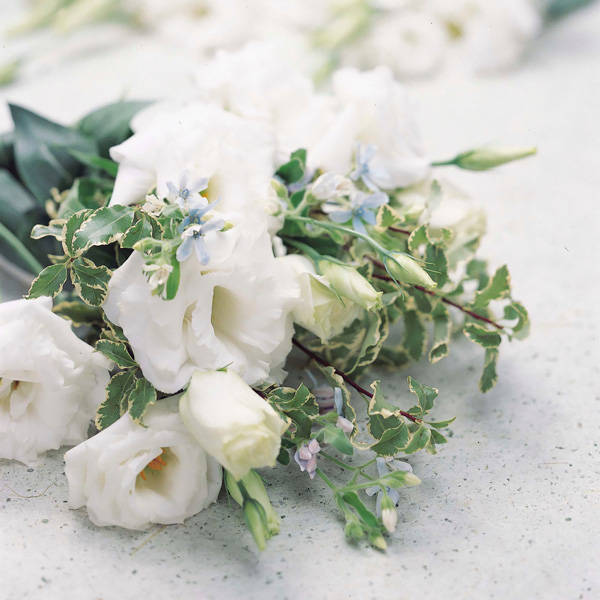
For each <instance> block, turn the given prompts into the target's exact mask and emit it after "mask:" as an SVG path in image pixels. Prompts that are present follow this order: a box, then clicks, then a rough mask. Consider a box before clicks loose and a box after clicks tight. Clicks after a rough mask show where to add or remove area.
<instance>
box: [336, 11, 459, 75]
mask: <svg viewBox="0 0 600 600" xmlns="http://www.w3.org/2000/svg"><path fill="white" fill-rule="evenodd" d="M395 8H396V10H393V11H390V12H384V13H383V14H382V15H381V16H380V18H378V19H377V20H376V21H375V23H374V24H373V26H372V27H371V28H370V29H369V31H368V33H366V34H365V35H364V36H363V37H361V38H359V39H358V40H357V41H356V42H355V43H354V44H351V45H350V46H349V47H348V48H347V49H345V50H344V51H343V52H342V61H343V63H344V64H345V65H353V66H360V67H362V68H373V67H376V66H377V65H387V66H389V67H390V68H391V69H392V70H393V71H394V74H395V75H396V76H398V77H415V76H420V75H424V74H427V73H431V72H432V71H435V70H436V69H437V67H438V66H439V64H440V62H441V59H442V57H443V54H444V50H445V48H446V44H447V34H446V31H445V29H444V26H443V23H442V22H441V21H440V20H439V19H436V18H435V15H432V14H430V13H427V12H426V11H424V10H423V7H422V5H420V6H418V7H411V8H402V9H397V7H395Z"/></svg>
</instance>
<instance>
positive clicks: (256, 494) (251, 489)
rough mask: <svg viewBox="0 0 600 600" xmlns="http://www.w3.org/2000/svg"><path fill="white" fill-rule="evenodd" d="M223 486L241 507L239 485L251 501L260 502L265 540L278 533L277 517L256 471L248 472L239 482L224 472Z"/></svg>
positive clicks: (241, 497)
mask: <svg viewBox="0 0 600 600" xmlns="http://www.w3.org/2000/svg"><path fill="white" fill-rule="evenodd" d="M225 484H226V485H227V490H228V491H229V494H230V495H231V497H232V498H233V499H234V500H235V501H236V502H237V503H238V504H239V505H240V506H243V504H244V498H243V494H242V490H241V489H240V484H242V485H243V486H244V488H245V490H246V492H247V495H248V496H250V497H251V498H252V499H253V500H257V501H258V502H260V504H261V505H262V507H263V509H264V511H265V515H266V518H267V528H268V536H267V538H270V537H272V536H274V535H277V534H278V533H279V525H280V521H279V515H278V514H277V513H276V512H275V509H274V508H273V505H272V504H271V501H270V500H269V496H268V495H267V490H266V489H265V485H264V483H263V481H262V479H261V477H260V475H259V474H258V473H257V472H256V471H249V472H248V473H247V474H246V475H244V476H243V477H242V478H241V479H240V480H239V481H236V480H235V477H234V476H233V475H232V474H231V473H230V472H229V471H225Z"/></svg>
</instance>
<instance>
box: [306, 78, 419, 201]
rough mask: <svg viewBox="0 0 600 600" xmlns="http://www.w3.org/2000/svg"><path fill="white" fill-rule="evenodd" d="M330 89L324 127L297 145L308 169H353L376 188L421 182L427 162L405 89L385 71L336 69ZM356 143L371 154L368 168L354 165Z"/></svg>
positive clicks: (389, 187) (391, 187)
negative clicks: (303, 151)
mask: <svg viewBox="0 0 600 600" xmlns="http://www.w3.org/2000/svg"><path fill="white" fill-rule="evenodd" d="M332 90H333V97H332V100H333V104H332V105H330V106H328V108H327V119H326V121H327V126H326V128H322V129H321V131H320V132H319V133H320V135H318V136H314V137H313V138H312V139H307V140H305V141H306V143H305V144H300V145H299V147H304V148H306V149H307V151H308V154H307V162H308V165H309V167H310V168H311V169H320V170H322V171H332V172H335V173H348V172H350V171H351V169H352V168H353V167H356V166H359V167H360V168H361V169H362V170H364V171H365V173H366V172H367V171H368V172H369V176H370V179H371V180H372V181H373V183H374V184H376V185H377V186H379V187H380V188H382V189H394V188H399V187H406V186H409V185H412V184H414V183H416V182H418V181H421V180H423V179H425V177H426V176H427V174H428V173H429V170H430V166H429V165H430V160H429V159H428V158H427V157H426V156H425V155H424V153H423V150H422V148H421V143H420V140H419V137H418V135H417V132H416V128H415V123H414V120H413V117H412V106H411V104H410V101H409V98H408V96H407V92H406V89H405V88H404V87H402V86H401V85H400V84H398V83H397V82H396V81H395V80H394V78H393V75H392V72H391V70H390V69H389V68H387V67H379V68H377V69H375V70H373V71H368V72H364V73H361V72H360V71H357V70H356V69H341V70H339V71H336V72H335V73H334V75H333V77H332ZM359 144H360V145H362V146H372V147H374V149H375V150H376V152H375V155H374V156H373V157H372V158H370V160H369V164H364V165H356V164H355V162H354V160H355V154H356V150H357V146H358V145H359Z"/></svg>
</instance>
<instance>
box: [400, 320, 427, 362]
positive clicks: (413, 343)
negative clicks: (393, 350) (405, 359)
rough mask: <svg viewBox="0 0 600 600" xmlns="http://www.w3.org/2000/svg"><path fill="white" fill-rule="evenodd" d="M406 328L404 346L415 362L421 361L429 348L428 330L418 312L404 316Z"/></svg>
mask: <svg viewBox="0 0 600 600" xmlns="http://www.w3.org/2000/svg"><path fill="white" fill-rule="evenodd" d="M404 327H405V330H404V340H403V346H404V348H405V349H406V351H407V352H408V354H409V356H410V357H411V358H412V359H413V360H420V359H421V357H422V356H423V354H424V353H425V347H426V346H427V330H426V329H425V325H424V324H423V321H422V320H421V318H420V317H419V314H418V313H417V311H415V310H409V311H407V312H406V313H405V314H404Z"/></svg>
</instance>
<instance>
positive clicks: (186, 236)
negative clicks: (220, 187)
mask: <svg viewBox="0 0 600 600" xmlns="http://www.w3.org/2000/svg"><path fill="white" fill-rule="evenodd" d="M218 202H219V200H215V202H212V203H211V204H209V205H208V206H205V207H203V208H192V209H190V214H189V216H187V217H186V218H185V219H184V220H183V223H182V224H181V226H180V228H179V230H180V231H181V239H182V240H183V242H182V244H181V246H179V248H177V260H178V261H179V262H183V261H184V260H187V259H188V258H189V257H190V256H191V254H192V251H195V252H196V256H197V257H198V260H199V261H200V264H202V265H206V264H208V261H209V260H210V254H209V252H208V248H207V247H206V243H205V241H204V236H205V235H206V234H207V233H209V232H211V231H220V230H221V229H223V227H225V221H224V220H223V219H211V220H206V221H205V220H203V217H204V215H206V213H207V212H209V211H210V210H212V209H213V208H214V207H215V205H216V204H217V203H218Z"/></svg>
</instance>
